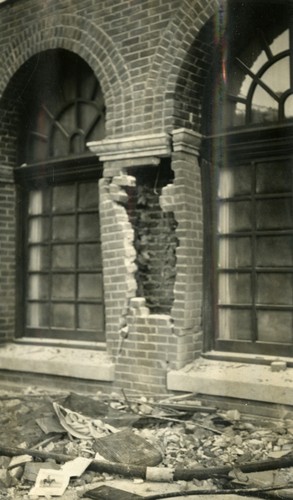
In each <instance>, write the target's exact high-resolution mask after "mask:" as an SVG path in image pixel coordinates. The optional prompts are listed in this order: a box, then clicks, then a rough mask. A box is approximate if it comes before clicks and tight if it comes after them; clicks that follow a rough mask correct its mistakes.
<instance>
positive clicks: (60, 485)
mask: <svg viewBox="0 0 293 500" xmlns="http://www.w3.org/2000/svg"><path fill="white" fill-rule="evenodd" d="M68 484H69V476H68V474H66V473H65V472H64V471H62V470H54V469H40V470H39V473H38V475H37V479H36V484H35V486H34V487H33V488H32V489H31V490H30V491H29V495H30V496H33V495H36V496H48V495H50V496H55V497H59V496H61V495H63V493H64V492H65V490H66V488H67V486H68Z"/></svg>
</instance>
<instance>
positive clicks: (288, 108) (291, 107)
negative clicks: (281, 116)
mask: <svg viewBox="0 0 293 500" xmlns="http://www.w3.org/2000/svg"><path fill="white" fill-rule="evenodd" d="M284 111H285V118H292V117H293V95H292V94H290V95H289V96H288V97H287V99H286V101H285V108H284Z"/></svg>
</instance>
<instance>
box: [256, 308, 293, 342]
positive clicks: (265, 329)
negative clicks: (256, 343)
mask: <svg viewBox="0 0 293 500" xmlns="http://www.w3.org/2000/svg"><path fill="white" fill-rule="evenodd" d="M257 324H258V340H260V341H263V342H281V343H282V342H283V343H291V342H292V329H293V315H292V313H291V312H284V311H258V312H257Z"/></svg>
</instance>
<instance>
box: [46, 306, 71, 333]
mask: <svg viewBox="0 0 293 500" xmlns="http://www.w3.org/2000/svg"><path fill="white" fill-rule="evenodd" d="M51 311H52V312H51V318H52V327H53V328H74V327H75V324H74V305H72V304H52V310H51Z"/></svg>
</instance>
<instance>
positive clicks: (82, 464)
mask: <svg viewBox="0 0 293 500" xmlns="http://www.w3.org/2000/svg"><path fill="white" fill-rule="evenodd" d="M92 461H93V460H92V458H85V457H77V458H75V459H74V460H70V461H69V462H65V464H63V465H62V467H61V469H62V470H63V472H64V473H65V474H67V475H68V476H69V477H80V476H81V475H82V474H83V473H84V471H85V470H86V469H87V468H88V466H89V465H90V463H91V462H92Z"/></svg>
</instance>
